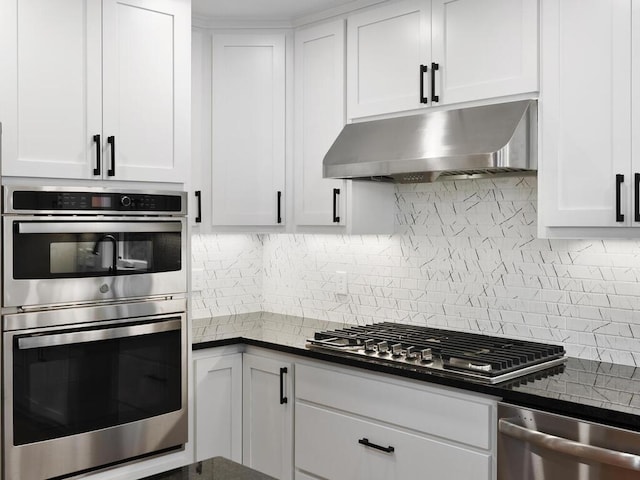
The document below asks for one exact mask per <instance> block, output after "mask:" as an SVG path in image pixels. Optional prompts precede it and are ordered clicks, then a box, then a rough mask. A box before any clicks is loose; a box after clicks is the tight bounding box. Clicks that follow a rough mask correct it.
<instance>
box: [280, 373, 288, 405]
mask: <svg viewBox="0 0 640 480" xmlns="http://www.w3.org/2000/svg"><path fill="white" fill-rule="evenodd" d="M286 373H287V367H281V368H280V405H282V404H284V403H287V402H288V401H289V399H288V398H287V397H285V396H284V375H285V374H286Z"/></svg>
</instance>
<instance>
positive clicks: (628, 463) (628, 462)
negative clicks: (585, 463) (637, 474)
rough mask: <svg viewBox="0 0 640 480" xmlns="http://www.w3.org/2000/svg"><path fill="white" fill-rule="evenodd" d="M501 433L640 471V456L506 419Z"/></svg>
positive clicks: (501, 422) (574, 455)
mask: <svg viewBox="0 0 640 480" xmlns="http://www.w3.org/2000/svg"><path fill="white" fill-rule="evenodd" d="M498 430H499V431H500V433H502V434H504V435H507V436H509V437H512V438H515V439H518V440H521V441H523V442H527V443H530V444H532V445H536V446H538V447H542V448H545V449H547V450H552V451H554V452H559V453H563V454H565V455H569V456H572V457H577V458H583V459H585V460H590V461H594V462H598V463H603V464H606V465H612V466H615V467H620V468H626V469H627V470H636V471H640V456H638V455H633V454H631V453H625V452H619V451H616V450H610V449H608V448H602V447H596V446H594V445H587V444H585V443H580V442H576V441H573V440H569V439H567V438H562V437H556V436H555V435H549V434H548V433H543V432H538V431H536V430H531V429H529V428H526V427H523V426H521V425H518V424H516V423H513V422H510V421H509V420H506V419H504V418H502V419H500V421H499V422H498Z"/></svg>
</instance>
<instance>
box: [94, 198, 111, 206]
mask: <svg viewBox="0 0 640 480" xmlns="http://www.w3.org/2000/svg"><path fill="white" fill-rule="evenodd" d="M91 208H111V197H110V196H105V195H94V196H92V197H91Z"/></svg>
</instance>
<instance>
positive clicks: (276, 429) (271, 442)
mask: <svg viewBox="0 0 640 480" xmlns="http://www.w3.org/2000/svg"><path fill="white" fill-rule="evenodd" d="M292 378H293V366H292V364H290V363H285V362H280V361H276V360H274V359H271V358H265V357H261V356H256V355H250V354H245V355H244V357H243V437H242V442H243V463H244V464H245V465H247V466H248V467H251V468H254V469H256V470H259V471H261V472H263V473H266V474H267V475H271V476H273V477H275V478H278V479H280V480H290V479H291V478H292V474H293V403H294V399H293V398H292V395H291V393H292V391H293V390H292V382H291V379H292Z"/></svg>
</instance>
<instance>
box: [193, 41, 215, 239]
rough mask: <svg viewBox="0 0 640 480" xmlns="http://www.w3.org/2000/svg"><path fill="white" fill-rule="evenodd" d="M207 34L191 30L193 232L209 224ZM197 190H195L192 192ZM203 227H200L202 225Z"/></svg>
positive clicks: (209, 88) (209, 175) (209, 137)
mask: <svg viewBox="0 0 640 480" xmlns="http://www.w3.org/2000/svg"><path fill="white" fill-rule="evenodd" d="M210 182H211V34H210V33H209V32H206V31H204V30H201V29H193V31H192V32H191V188H192V191H191V192H190V196H191V198H190V201H191V202H193V203H191V205H193V207H192V208H191V209H190V215H189V217H190V220H191V225H192V226H193V227H197V228H198V230H194V232H196V233H201V229H206V228H207V227H210V226H211V209H210V208H209V206H210V205H211V188H209V187H210V185H211V183H210ZM196 192H197V194H196ZM203 227H204V228H203Z"/></svg>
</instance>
